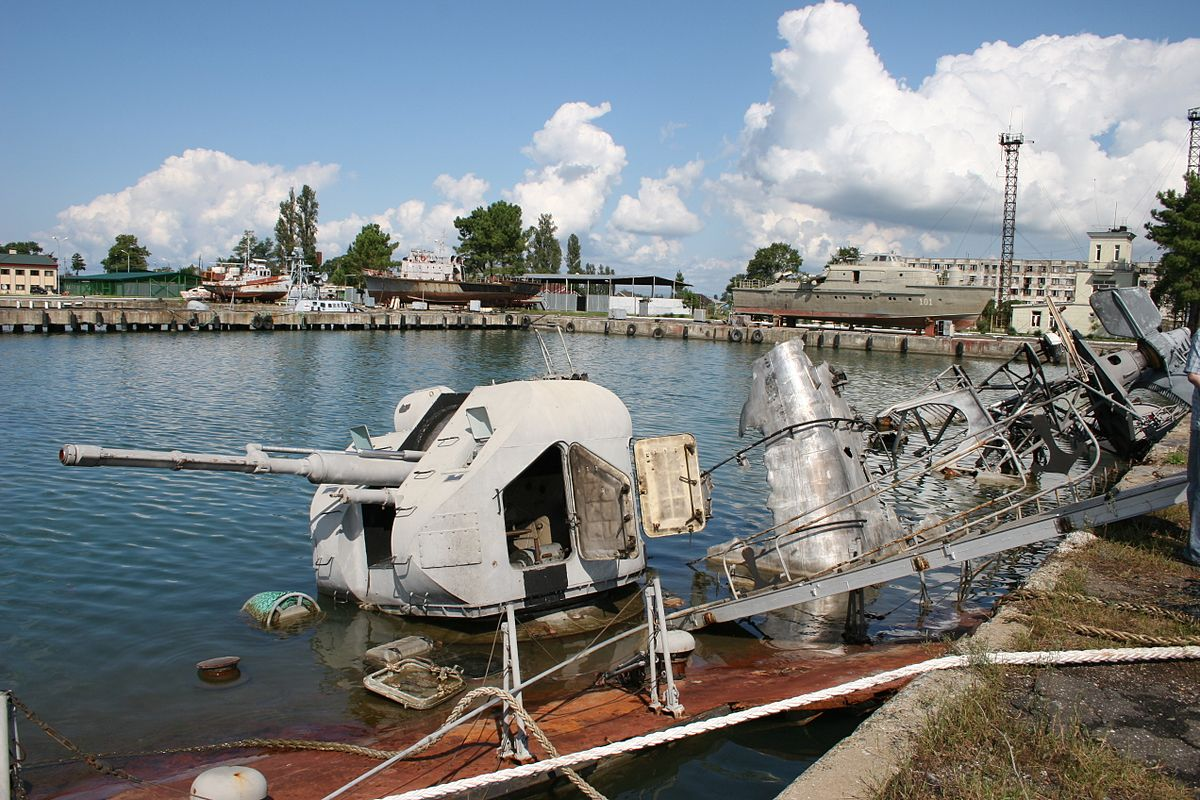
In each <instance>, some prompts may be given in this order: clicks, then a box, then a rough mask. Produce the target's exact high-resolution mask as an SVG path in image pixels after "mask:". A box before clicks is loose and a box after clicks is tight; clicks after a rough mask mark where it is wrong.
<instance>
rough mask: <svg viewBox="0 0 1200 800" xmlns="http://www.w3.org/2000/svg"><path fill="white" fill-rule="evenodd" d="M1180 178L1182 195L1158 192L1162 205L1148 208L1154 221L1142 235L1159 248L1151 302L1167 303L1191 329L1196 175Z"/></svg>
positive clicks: (1199, 243) (1199, 294)
mask: <svg viewBox="0 0 1200 800" xmlns="http://www.w3.org/2000/svg"><path fill="white" fill-rule="evenodd" d="M1184 181H1185V186H1186V188H1185V189H1184V192H1183V194H1179V193H1178V192H1176V191H1175V190H1174V189H1170V190H1168V191H1165V192H1159V193H1158V202H1159V203H1161V204H1162V208H1155V209H1151V211H1150V217H1151V218H1152V219H1153V220H1154V222H1153V223H1149V222H1148V223H1146V238H1147V239H1149V240H1150V241H1152V242H1154V243H1155V244H1157V245H1158V246H1159V247H1161V248H1162V249H1163V257H1162V260H1161V261H1160V262H1159V263H1158V281H1157V282H1156V283H1155V284H1154V288H1153V289H1152V290H1151V292H1150V294H1151V296H1152V297H1153V298H1154V302H1156V303H1159V304H1160V305H1170V307H1171V308H1172V310H1173V311H1174V312H1175V314H1176V315H1182V316H1183V317H1184V318H1185V319H1186V320H1187V326H1188V327H1189V328H1191V329H1192V330H1193V331H1194V330H1196V325H1197V323H1200V177H1197V176H1196V175H1187V176H1185V178H1184ZM1155 223H1157V224H1155Z"/></svg>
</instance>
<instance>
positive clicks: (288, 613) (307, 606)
mask: <svg viewBox="0 0 1200 800" xmlns="http://www.w3.org/2000/svg"><path fill="white" fill-rule="evenodd" d="M242 611H245V612H246V613H247V614H249V615H250V616H251V617H253V618H254V620H255V621H256V622H257V623H258V624H259V625H262V626H263V627H264V628H273V627H275V626H277V625H279V624H281V623H283V622H291V621H293V620H297V619H302V618H304V617H315V616H317V615H319V614H320V613H321V607H320V606H319V605H317V601H316V600H313V599H312V598H311V597H309V596H308V595H306V594H305V593H304V592H259V593H258V594H256V595H254V596H253V597H251V598H250V599H249V600H247V601H246V602H245V603H243V604H242Z"/></svg>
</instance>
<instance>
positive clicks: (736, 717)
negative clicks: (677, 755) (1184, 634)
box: [385, 646, 1200, 800]
mask: <svg viewBox="0 0 1200 800" xmlns="http://www.w3.org/2000/svg"><path fill="white" fill-rule="evenodd" d="M1179 659H1200V647H1197V646H1184V647H1136V648H1133V647H1131V648H1103V649H1098V650H1060V651H1041V652H1029V653H1019V652H1003V653H979V654H972V655H961V656H942V657H941V658H934V659H930V660H928V661H923V662H920V663H917V664H910V665H908V666H905V667H900V668H898V669H893V670H888V671H887V672H881V673H879V674H877V675H873V676H870V677H866V678H860V679H858V680H854V681H850V682H848V683H843V684H841V685H839V686H832V687H829V688H827V689H821V690H820V691H816V692H808V693H806V694H802V695H797V696H796V697H791V698H788V699H786V700H780V701H778V702H774V703H767V704H765V705H761V706H756V707H754V708H749V709H745V710H742V711H735V712H732V713H730V714H726V715H725V716H722V717H716V718H712V719H705V720H701V721H698V722H692V723H689V724H686V725H680V726H678V727H673V728H667V729H666V730H662V731H656V732H654V733H650V734H646V735H644V736H636V737H633V738H631V739H626V740H624V741H620V742H616V743H615V744H609V745H603V746H601V747H594V748H591V749H590V750H583V751H580V752H578V753H572V754H569V755H565V756H557V757H553V758H549V759H547V760H545V761H538V762H535V763H532V764H522V765H521V766H517V767H512V768H509V769H505V770H500V771H497V772H492V773H488V774H485V775H478V776H475V777H471V778H463V779H460V780H457V781H452V782H450V783H444V784H440V785H438V786H431V787H429V788H427V789H418V790H415V791H411V792H405V793H403V794H398V795H390V796H388V797H387V798H385V800H434V799H435V798H440V797H448V796H451V795H455V794H459V793H463V792H470V791H475V790H478V789H482V788H484V787H487V786H492V785H494V784H500V783H507V782H508V781H511V780H515V779H519V778H529V777H533V776H537V775H541V774H543V773H546V772H550V771H551V770H563V769H566V768H568V767H574V766H580V765H584V764H590V763H593V762H596V761H599V760H601V759H604V758H610V757H612V756H618V755H623V754H626V753H633V752H636V751H638V750H644V749H646V748H648V747H656V746H659V745H663V744H669V743H671V742H677V741H680V740H682V739H686V738H688V737H690V736H697V735H701V734H705V733H713V732H715V731H719V730H722V729H724V728H729V727H732V726H734V725H741V724H743V723H746V722H753V721H755V720H759V719H765V718H766V717H770V716H773V715H775V714H781V713H784V712H788V711H796V710H799V709H802V708H804V707H806V706H810V705H812V704H814V703H818V702H821V701H824V700H830V699H833V698H836V697H842V696H845V695H848V694H853V693H855V692H860V691H863V690H866V689H872V688H874V687H877V686H882V685H885V684H888V683H893V682H896V681H900V680H906V679H909V678H912V677H915V676H917V675H920V674H923V673H927V672H935V671H939V670H948V669H959V668H962V667H968V666H974V665H984V664H1000V665H1032V666H1059V665H1067V664H1113V663H1136V662H1141V661H1173V660H1179ZM464 699H465V698H464ZM460 705H461V703H460Z"/></svg>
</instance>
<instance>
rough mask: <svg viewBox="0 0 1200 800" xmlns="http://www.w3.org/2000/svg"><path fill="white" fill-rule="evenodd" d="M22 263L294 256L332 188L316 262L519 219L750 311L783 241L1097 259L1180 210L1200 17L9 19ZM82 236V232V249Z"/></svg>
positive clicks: (768, 7) (469, 6) (555, 13)
mask: <svg viewBox="0 0 1200 800" xmlns="http://www.w3.org/2000/svg"><path fill="white" fill-rule="evenodd" d="M5 21H6V23H7V25H6V26H5V27H6V33H5V37H4V38H5V45H4V47H2V48H0V100H2V101H3V107H4V108H5V109H6V112H7V114H6V117H7V118H6V120H5V123H4V124H3V125H2V126H0V176H3V178H2V183H0V186H2V191H0V242H5V241H23V240H28V239H34V240H37V241H39V242H40V243H42V244H43V246H44V247H45V249H46V251H47V252H51V251H57V250H60V249H61V250H63V251H64V252H65V253H66V254H68V255H69V254H70V253H74V252H79V253H80V254H82V255H83V257H84V259H85V261H86V262H87V263H88V264H89V265H90V267H89V270H88V271H89V272H90V271H95V270H98V269H99V262H100V260H101V259H102V258H104V256H105V255H106V254H107V252H108V248H109V247H110V246H111V245H112V243H113V240H114V238H115V237H116V236H117V235H118V234H122V233H132V234H134V235H136V236H137V237H138V239H139V242H140V243H141V244H143V245H145V246H146V247H148V248H149V250H150V251H151V258H150V264H151V266H154V267H167V266H169V267H178V266H184V265H187V264H189V263H196V262H197V261H203V262H204V263H210V262H211V261H214V260H216V259H217V258H220V257H223V256H226V255H228V254H229V253H230V252H231V251H232V249H233V247H234V245H235V243H236V242H237V241H238V239H239V238H240V236H241V233H242V231H243V230H244V229H253V230H255V231H257V233H258V234H259V235H260V236H268V235H271V234H272V233H273V228H274V223H275V220H276V218H277V216H278V213H279V203H280V201H281V200H283V199H285V198H286V197H287V193H288V190H289V189H290V188H293V187H294V188H295V189H296V190H297V191H299V189H300V187H301V186H302V185H304V184H308V185H310V186H312V187H313V188H314V189H315V190H316V193H317V199H318V201H319V203H320V211H319V230H318V249H319V250H321V251H322V253H323V254H324V256H325V257H327V258H328V257H332V256H336V255H339V254H341V253H344V252H345V250H346V248H347V247H348V246H349V244H350V243H351V242H352V241H353V240H354V236H355V235H356V234H357V233H358V232H359V230H361V228H362V227H363V226H364V225H366V224H369V223H378V224H380V225H381V227H383V228H384V230H386V231H388V232H389V233H390V234H391V236H392V238H393V240H395V241H396V242H398V244H399V247H398V249H397V253H398V254H402V253H404V252H407V250H408V249H410V248H414V247H434V246H436V245H437V243H438V242H444V243H445V244H446V246H448V247H450V246H453V245H454V244H456V243H457V232H456V230H455V228H454V224H453V221H454V218H455V217H457V216H463V215H466V214H468V213H469V212H470V211H471V210H472V209H474V208H476V207H478V206H481V205H488V204H490V203H492V202H495V201H497V200H506V201H509V202H514V203H517V204H518V205H520V206H521V208H522V212H523V219H524V222H525V224H526V225H531V224H533V223H535V222H536V220H537V218H538V216H539V215H540V214H543V213H549V214H551V215H552V216H553V218H554V221H555V223H556V224H557V226H558V234H559V238H560V239H561V240H562V242H563V244H564V248H565V243H566V239H567V236H568V235H570V234H572V233H574V234H577V235H578V236H579V238H580V240H581V243H582V254H583V261H584V262H590V263H595V264H604V265H607V266H611V267H613V268H614V269H615V270H616V271H617V272H618V273H619V274H647V273H653V274H659V275H666V276H674V274H675V273H676V272H677V271H681V272H683V274H684V276H685V278H686V279H687V280H688V281H690V282H691V283H693V284H694V285H695V286H696V288H697V290H698V291H701V292H704V293H709V294H714V293H719V292H720V291H722V290H723V289H724V288H725V286H726V284H727V282H728V280H729V278H730V276H732V275H733V274H734V273H736V272H740V271H743V270H744V269H745V266H746V262H747V261H748V259H749V258H750V257H751V256H752V255H753V254H754V251H755V250H756V249H757V248H759V247H764V246H766V245H768V244H770V243H772V242H776V241H782V242H787V243H788V244H791V245H792V246H794V247H795V248H796V249H797V250H798V251H799V252H800V253H801V255H802V256H803V257H804V268H805V269H809V270H817V269H820V268H821V267H822V266H823V265H824V264H825V262H826V261H827V259H828V258H829V257H830V256H831V255H832V254H833V253H834V252H835V251H836V250H837V248H838V247H842V246H855V247H859V248H860V250H862V251H863V252H896V253H900V254H903V255H910V256H928V257H935V256H936V257H947V258H950V257H996V256H998V255H999V252H1000V245H1001V241H1000V226H1001V217H1002V208H1003V190H1004V161H1003V154H1002V152H1001V149H1000V146H999V144H998V137H999V134H1000V133H1001V132H1005V131H1011V132H1020V133H1023V134H1024V136H1025V144H1024V145H1023V146H1022V147H1021V150H1020V162H1019V164H1020V185H1019V189H1018V195H1017V237H1016V242H1015V251H1016V256H1017V257H1018V258H1063V259H1082V258H1086V253H1085V248H1086V231H1088V230H1104V229H1107V228H1109V227H1112V226H1114V225H1128V226H1129V227H1130V229H1131V230H1133V231H1134V232H1135V233H1138V234H1139V238H1138V239H1137V240H1135V244H1134V247H1135V250H1134V255H1135V258H1137V259H1138V260H1152V259H1154V258H1155V257H1156V252H1155V250H1154V247H1153V245H1152V243H1149V242H1147V241H1146V240H1145V239H1144V238H1142V237H1141V236H1140V234H1141V233H1143V230H1144V228H1143V226H1144V224H1145V222H1146V221H1147V220H1148V219H1149V212H1150V209H1152V208H1154V207H1155V206H1156V204H1157V201H1156V199H1155V193H1156V192H1158V191H1161V190H1164V189H1170V188H1175V189H1178V188H1180V187H1181V186H1182V182H1183V181H1182V175H1183V173H1184V171H1185V169H1186V166H1187V143H1188V130H1189V128H1188V122H1187V111H1188V109H1189V108H1193V107H1197V106H1200V3H1195V2H1184V1H1180V2H1176V1H1175V0H1164V1H1163V2H1154V3H1150V4H1147V5H1145V6H1143V7H1139V8H1138V9H1134V8H1133V7H1131V6H1130V5H1129V4H1128V3H1116V2H1108V1H1107V0H1092V1H1091V2H1076V0H1055V2H1044V0H1043V1H1041V2H1032V0H1008V2H1004V3H998V2H993V3H981V2H969V1H968V0H953V1H951V0H924V1H918V0H911V1H910V2H892V1H891V0H887V1H885V0H869V1H867V0H864V2H860V3H858V4H849V3H841V2H832V1H831V0H827V2H821V3H814V4H808V5H804V4H800V3H780V2H772V1H771V0H760V1H755V2H746V3H737V4H735V3H730V2H709V1H708V0H687V1H686V2H683V1H676V0H663V1H662V2H650V3H647V2H627V1H626V0H607V1H606V2H604V3H599V2H591V3H587V2H569V3H564V2H561V0H553V1H550V0H547V1H546V2H542V1H541V0H538V1H534V2H512V3H485V2H482V1H480V2H438V3H418V2H378V3H374V2H355V1H354V0H351V1H350V2H343V3H336V4H333V3H318V2H305V0H295V1H293V2H279V1H277V0H261V1H260V2H250V3H246V2H232V1H228V0H211V1H210V2H205V3H186V4H185V3H163V2H157V1H155V2H132V1H125V0H113V2H109V3H83V2H65V1H64V0H42V1H40V2H37V3H11V4H9V5H8V6H7V8H6V13H5ZM55 236H57V237H58V239H57V240H56V239H54V238H53V237H55Z"/></svg>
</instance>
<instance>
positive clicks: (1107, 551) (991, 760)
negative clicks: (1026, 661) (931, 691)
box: [878, 506, 1200, 800]
mask: <svg viewBox="0 0 1200 800" xmlns="http://www.w3.org/2000/svg"><path fill="white" fill-rule="evenodd" d="M1186 531H1187V512H1186V509H1185V508H1182V507H1179V506H1176V507H1174V508H1172V509H1167V510H1166V511H1164V512H1160V513H1158V514H1156V515H1153V516H1148V517H1143V518H1139V519H1137V520H1133V521H1131V522H1128V523H1122V524H1120V525H1110V526H1107V528H1105V529H1103V530H1101V531H1098V532H1097V533H1098V535H1099V536H1100V537H1101V538H1100V539H1098V540H1097V541H1095V542H1093V543H1092V544H1091V545H1089V546H1088V547H1085V548H1083V549H1082V550H1078V551H1075V552H1073V553H1071V554H1070V555H1069V556H1067V559H1068V562H1069V565H1068V566H1067V568H1066V569H1065V570H1064V571H1063V572H1062V574H1061V576H1060V578H1059V580H1058V582H1057V585H1056V586H1055V589H1054V595H1052V596H1050V597H1044V598H1043V597H1035V598H1030V599H1026V600H1021V601H1019V602H1018V603H1016V604H1014V605H1016V606H1017V608H1018V610H1020V611H1021V612H1022V613H1024V614H1027V615H1029V619H1027V620H1025V623H1026V624H1027V625H1028V626H1029V630H1028V632H1027V633H1026V634H1024V635H1022V636H1021V637H1019V641H1018V642H1017V643H1016V644H1015V646H1014V648H1013V649H1020V650H1056V649H1073V648H1079V649H1085V648H1097V647H1107V646H1122V643H1120V642H1116V641H1112V640H1108V639H1105V638H1102V637H1098V636H1090V635H1081V634H1079V633H1076V632H1072V631H1071V630H1069V629H1068V628H1067V627H1066V626H1065V625H1064V624H1063V623H1065V622H1069V623H1081V624H1085V625H1091V626H1094V627H1097V628H1106V629H1112V630H1119V631H1128V632H1132V633H1140V634H1145V635H1150V636H1159V637H1172V636H1190V637H1194V636H1198V635H1200V624H1196V623H1188V622H1180V621H1177V620H1172V619H1167V618H1163V617H1157V616H1151V615H1146V614H1141V613H1136V612H1130V611H1128V610H1122V609H1115V608H1112V607H1107V606H1103V605H1092V604H1090V603H1083V602H1079V601H1072V600H1070V599H1067V598H1065V597H1063V595H1065V594H1068V593H1075V594H1084V595H1089V596H1093V597H1101V598H1104V599H1108V600H1120V601H1125V602H1130V603H1140V604H1147V605H1157V606H1160V607H1167V608H1171V607H1178V608H1184V607H1188V606H1189V603H1190V604H1191V605H1192V607H1194V603H1195V598H1194V596H1191V597H1189V596H1188V594H1187V593H1186V592H1184V591H1182V588H1181V587H1184V586H1186V585H1187V584H1188V582H1189V580H1190V581H1194V580H1195V578H1196V574H1195V570H1194V569H1192V568H1190V567H1188V566H1185V565H1183V564H1181V563H1180V562H1178V561H1176V560H1174V558H1173V557H1172V554H1173V552H1174V550H1175V548H1176V547H1178V546H1179V544H1181V543H1182V541H1183V539H1184V537H1185V536H1186ZM1042 671H1044V670H1038V669H1033V668H1020V669H1015V668H1008V669H1002V668H999V667H994V666H981V667H976V668H975V669H974V670H973V680H974V685H973V686H972V688H971V689H970V690H968V691H966V692H962V693H958V694H957V695H956V696H953V697H951V698H950V699H948V700H947V701H946V702H945V703H943V704H942V705H941V706H940V707H938V709H937V710H936V711H935V712H933V713H932V714H931V716H930V717H929V719H928V721H927V724H926V726H925V728H924V730H923V731H922V732H921V733H920V734H919V735H918V737H917V738H916V739H915V741H914V744H913V756H912V758H911V760H910V762H909V763H908V764H907V765H906V766H905V767H903V768H902V769H901V771H900V772H899V774H898V775H896V776H895V777H893V778H892V779H891V780H890V781H888V783H887V784H886V785H885V786H883V787H882V788H881V790H880V792H879V795H878V796H879V798H880V800H933V799H934V798H963V800H1002V799H1007V798H1055V799H1059V798H1061V800H1067V799H1068V798H1071V799H1072V800H1073V799H1074V798H1097V800H1099V798H1129V799H1130V800H1133V799H1134V798H1139V799H1140V798H1163V800H1175V798H1179V800H1185V799H1186V798H1194V797H1196V794H1195V791H1194V789H1191V788H1188V787H1187V786H1185V785H1183V784H1182V783H1180V782H1179V781H1177V780H1175V779H1174V778H1172V777H1170V776H1168V775H1165V774H1163V773H1161V772H1159V771H1157V770H1156V769H1154V768H1153V767H1151V766H1147V765H1145V764H1142V763H1140V762H1135V761H1133V760H1130V759H1128V758H1126V757H1124V756H1122V755H1121V754H1119V753H1118V752H1117V751H1116V750H1114V749H1112V748H1111V747H1109V746H1108V745H1107V744H1105V743H1104V742H1103V741H1101V740H1098V739H1097V738H1095V736H1094V735H1092V734H1089V732H1088V730H1087V729H1086V728H1085V727H1084V726H1083V725H1082V724H1080V722H1079V720H1078V719H1074V720H1063V719H1062V718H1059V719H1057V720H1056V719H1053V718H1052V717H1051V716H1049V715H1048V714H1047V712H1046V711H1045V710H1043V709H1039V708H1038V706H1037V705H1036V704H1031V703H1029V702H1028V698H1029V697H1030V693H1031V691H1032V690H1033V686H1034V681H1035V679H1036V676H1037V675H1038V674H1039V673H1040V672H1042Z"/></svg>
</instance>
